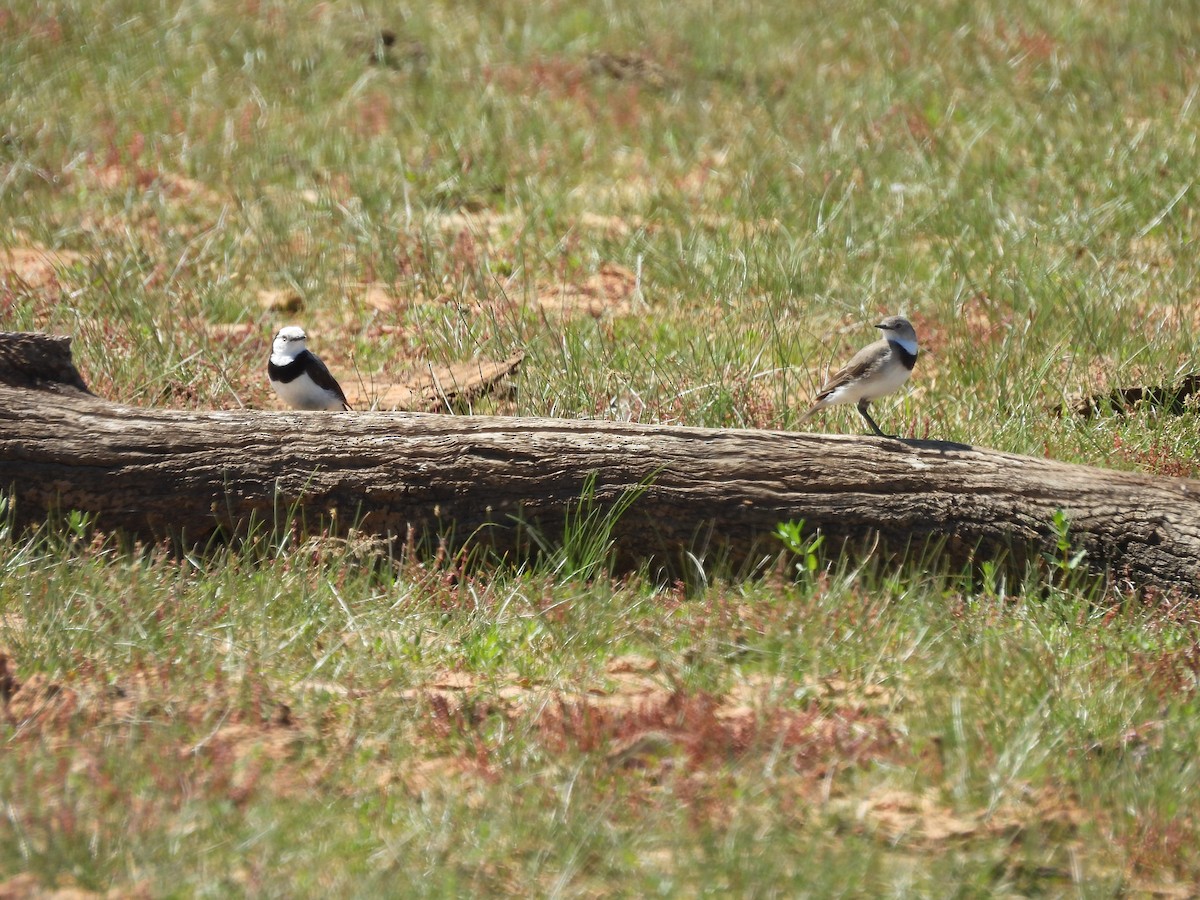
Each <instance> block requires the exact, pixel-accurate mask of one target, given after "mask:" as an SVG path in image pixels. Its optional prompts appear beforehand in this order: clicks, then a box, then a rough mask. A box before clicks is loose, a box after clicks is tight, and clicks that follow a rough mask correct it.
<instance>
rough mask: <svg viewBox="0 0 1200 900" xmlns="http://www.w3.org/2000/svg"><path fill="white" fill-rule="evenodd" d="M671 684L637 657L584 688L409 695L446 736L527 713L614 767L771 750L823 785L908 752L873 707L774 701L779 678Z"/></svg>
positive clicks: (436, 688)
mask: <svg viewBox="0 0 1200 900" xmlns="http://www.w3.org/2000/svg"><path fill="white" fill-rule="evenodd" d="M663 680H664V679H663V677H662V675H661V674H660V673H659V671H658V667H657V664H656V663H655V662H654V661H652V660H648V659H644V658H642V657H637V656H634V657H620V658H618V659H616V660H613V661H611V662H610V663H609V665H608V667H607V668H606V673H605V679H604V681H603V682H602V683H599V684H595V685H591V686H588V687H586V688H583V689H581V690H579V691H562V690H546V689H545V688H543V687H540V686H536V685H534V686H523V685H517V684H513V685H508V686H506V687H505V688H503V689H501V690H498V691H497V690H489V691H488V692H487V693H486V694H482V693H480V692H479V691H478V690H477V687H478V685H477V683H476V681H475V679H473V678H470V677H468V678H465V679H454V680H451V679H439V680H437V681H436V682H433V683H430V684H429V685H424V686H420V687H416V688H411V689H409V690H407V691H405V692H404V694H403V695H402V696H404V697H405V699H407V700H410V701H412V702H414V703H418V704H420V705H422V706H423V707H426V708H428V710H429V715H430V718H431V720H432V721H433V722H434V723H435V724H436V729H437V731H438V732H439V733H441V734H442V735H444V736H448V735H450V734H455V733H459V734H462V733H470V732H473V731H474V730H475V728H476V727H477V726H478V724H479V723H480V722H482V721H485V720H486V719H488V718H489V717H491V716H494V715H500V716H503V717H505V718H508V719H510V720H517V719H522V720H524V721H526V722H527V723H528V722H532V725H533V731H534V733H535V734H536V736H537V738H538V740H539V741H540V742H541V743H542V745H543V746H544V747H545V748H546V749H547V750H548V751H549V752H551V753H555V754H562V753H575V752H585V753H587V752H601V753H603V754H604V757H605V759H606V760H607V762H608V764H609V765H610V766H611V767H615V768H639V769H642V768H656V769H657V768H659V767H666V768H677V767H683V768H684V769H685V770H686V771H695V770H708V769H711V768H713V767H720V766H722V765H725V764H727V763H728V762H730V761H732V760H735V759H738V758H741V757H744V756H746V755H748V754H752V753H759V752H772V753H782V754H783V755H784V756H785V757H786V758H789V759H790V760H791V761H792V764H793V766H794V767H795V769H796V771H797V772H798V773H799V774H801V775H802V776H804V777H805V778H807V779H810V780H812V781H818V780H820V779H821V778H824V777H825V776H826V775H827V774H828V772H829V771H830V769H831V768H834V769H843V768H847V767H854V766H859V765H865V764H867V763H869V762H872V761H879V760H884V759H889V760H890V759H895V758H897V757H898V756H902V755H903V752H902V750H901V748H900V744H899V739H898V737H897V735H896V734H895V733H894V732H893V730H892V727H891V725H890V723H889V722H888V721H887V720H886V719H884V718H883V717H882V716H878V715H875V714H873V713H870V712H867V711H866V710H865V709H861V708H856V707H851V706H847V707H842V708H833V707H832V706H831V705H826V706H820V705H818V704H815V703H813V704H809V705H808V706H807V707H804V708H800V709H790V708H787V707H782V706H780V705H778V703H777V702H772V701H770V700H768V699H766V698H767V696H768V695H771V694H774V695H776V696H778V695H779V693H780V690H781V688H780V686H779V685H777V684H775V683H774V682H763V683H761V684H755V685H752V686H749V687H746V688H745V689H742V690H737V691H731V692H730V693H729V694H727V695H726V696H723V697H718V696H714V695H711V694H708V693H706V692H703V691H685V690H683V689H681V688H671V687H668V686H666V685H664V683H663Z"/></svg>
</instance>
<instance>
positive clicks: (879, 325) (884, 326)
mask: <svg viewBox="0 0 1200 900" xmlns="http://www.w3.org/2000/svg"><path fill="white" fill-rule="evenodd" d="M875 327H876V328H886V327H887V326H886V325H884V324H883V323H882V322H880V323H879V324H878V325H876V326H875Z"/></svg>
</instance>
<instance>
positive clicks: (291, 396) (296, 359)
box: [267, 325, 350, 411]
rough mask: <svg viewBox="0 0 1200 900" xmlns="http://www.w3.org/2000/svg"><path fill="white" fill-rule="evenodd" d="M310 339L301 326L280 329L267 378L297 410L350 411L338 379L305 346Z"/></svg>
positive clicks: (273, 346) (273, 345)
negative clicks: (307, 339)
mask: <svg viewBox="0 0 1200 900" xmlns="http://www.w3.org/2000/svg"><path fill="white" fill-rule="evenodd" d="M306 338H307V335H305V333H304V329H303V328H300V327H299V326H297V325H288V326H287V327H285V328H280V329H279V334H277V335H275V342H274V343H273V344H272V345H271V359H270V361H269V362H268V363H267V377H268V378H270V379H271V387H273V388H274V389H275V393H276V394H278V395H279V396H280V398H281V399H282V400H283V402H284V403H286V404H287V405H288V406H290V407H292V408H293V409H308V410H319V409H326V410H336V411H341V410H344V409H350V404H349V403H347V402H346V395H345V394H344V393H342V387H341V385H339V384H338V383H337V379H336V378H334V377H333V376H332V375H331V374H330V373H329V369H327V368H326V367H325V363H323V362H321V360H320V358H319V357H318V356H317V355H316V354H315V353H313V352H312V351H311V350H309V349H308V348H307V347H305V346H304V341H305V340H306Z"/></svg>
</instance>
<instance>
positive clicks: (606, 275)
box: [536, 262, 639, 319]
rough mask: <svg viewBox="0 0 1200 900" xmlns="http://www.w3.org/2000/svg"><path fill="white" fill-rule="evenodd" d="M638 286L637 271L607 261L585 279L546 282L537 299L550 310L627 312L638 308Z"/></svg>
mask: <svg viewBox="0 0 1200 900" xmlns="http://www.w3.org/2000/svg"><path fill="white" fill-rule="evenodd" d="M638 288H639V284H638V280H637V275H636V274H635V273H634V272H633V271H631V270H630V269H627V268H625V267H624V266H620V265H617V264H616V263H612V262H606V263H602V264H601V265H600V268H599V269H598V270H597V271H596V273H595V274H593V275H589V276H588V277H587V278H585V279H584V280H583V281H581V282H571V283H560V284H542V285H541V286H540V287H539V288H538V295H537V301H536V302H537V304H538V306H540V307H541V308H542V309H543V310H545V311H546V312H547V313H557V314H560V315H589V316H592V317H594V318H597V319H598V318H601V317H602V316H627V315H630V314H631V313H632V312H633V311H634V305H635V298H636V296H637V294H638Z"/></svg>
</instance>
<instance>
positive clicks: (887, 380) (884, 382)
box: [800, 316, 917, 437]
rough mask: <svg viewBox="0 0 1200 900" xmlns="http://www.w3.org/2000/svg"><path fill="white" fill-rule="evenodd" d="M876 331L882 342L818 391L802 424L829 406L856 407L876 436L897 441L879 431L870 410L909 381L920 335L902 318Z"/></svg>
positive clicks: (860, 353) (865, 349) (894, 318)
mask: <svg viewBox="0 0 1200 900" xmlns="http://www.w3.org/2000/svg"><path fill="white" fill-rule="evenodd" d="M875 327H876V328H878V329H880V330H881V331H882V332H883V339H882V340H878V341H876V342H875V343H873V344H869V345H868V346H866V347H863V348H862V349H861V350H859V351H858V352H857V353H856V354H854V357H853V358H852V359H851V360H850V362H848V363H846V365H844V366H843V367H842V368H840V369H838V370H837V371H836V372H834V373H833V375H831V376H830V377H829V380H828V381H826V382H825V384H824V385H823V386H822V387H821V389H820V390H819V391H817V396H816V397H815V398H814V402H813V405H812V407H811V408H810V409H809V410H808V412H806V413H805V414H804V415H803V416H801V417H800V424H803V423H804V422H807V421H808V419H809V417H811V416H812V415H813V413H815V412H816V411H817V410H819V409H824V408H825V407H826V406H837V405H838V404H840V403H856V404H857V405H858V411H859V412H860V413H862V417H863V418H864V419H866V420H867V424H868V425H870V426H871V429H872V430H873V431H874V432H875V433H876V434H877V435H879V436H880V437H896V435H893V434H884V433H883V431H881V430H880V428H879V426H878V425H877V424H875V420H874V419H872V418H871V414H870V413H869V412H867V407H868V406H869V405H870V403H871V401H872V400H874V399H876V398H877V397H882V396H884V395H885V394H890V393H891V392H892V391H894V390H896V389H898V388H899V387H900V386H901V385H902V384H904V382H906V381H908V376H909V375H911V374H912V370H913V366H914V365H916V363H917V333H916V331H914V330H913V327H912V323H911V322H909V321H908V319H906V318H904V317H903V316H888V317H887V318H886V319H884V320H883V321H882V322H880V323H879V324H878V325H876V326H875Z"/></svg>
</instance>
